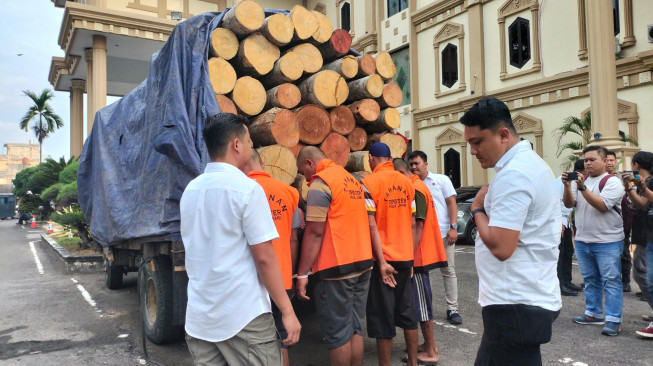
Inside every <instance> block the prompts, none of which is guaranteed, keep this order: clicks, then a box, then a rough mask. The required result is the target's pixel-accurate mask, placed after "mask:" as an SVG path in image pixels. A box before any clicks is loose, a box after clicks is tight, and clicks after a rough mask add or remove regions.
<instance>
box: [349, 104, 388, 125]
mask: <svg viewBox="0 0 653 366" xmlns="http://www.w3.org/2000/svg"><path fill="white" fill-rule="evenodd" d="M349 109H350V110H351V112H352V113H353V114H354V117H355V118H356V124H358V125H360V126H365V125H368V124H370V123H373V122H374V121H376V119H377V118H379V114H381V108H380V107H379V103H377V102H376V101H375V100H374V99H363V100H359V101H358V102H354V103H352V104H350V105H349Z"/></svg>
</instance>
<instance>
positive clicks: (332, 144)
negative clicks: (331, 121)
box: [320, 132, 349, 167]
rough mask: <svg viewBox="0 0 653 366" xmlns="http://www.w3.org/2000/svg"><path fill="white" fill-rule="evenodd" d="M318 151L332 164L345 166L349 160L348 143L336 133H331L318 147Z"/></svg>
mask: <svg viewBox="0 0 653 366" xmlns="http://www.w3.org/2000/svg"><path fill="white" fill-rule="evenodd" d="M320 150H322V152H324V154H325V155H326V156H327V158H329V159H331V160H333V162H334V163H336V164H338V165H340V166H343V167H344V166H345V165H347V160H348V159H349V141H348V140H347V138H346V137H345V136H343V135H341V134H339V133H337V132H331V133H330V134H329V135H328V136H327V137H326V138H325V139H324V141H323V142H322V144H321V145H320Z"/></svg>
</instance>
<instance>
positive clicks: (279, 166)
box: [257, 145, 297, 185]
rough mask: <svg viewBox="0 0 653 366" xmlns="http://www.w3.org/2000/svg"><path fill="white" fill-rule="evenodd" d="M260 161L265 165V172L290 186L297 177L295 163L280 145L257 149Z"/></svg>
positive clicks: (286, 149) (287, 151) (292, 157)
mask: <svg viewBox="0 0 653 366" xmlns="http://www.w3.org/2000/svg"><path fill="white" fill-rule="evenodd" d="M257 151H258V153H259V155H261V160H263V164H265V171H266V172H267V173H268V174H270V175H271V176H272V178H275V179H278V180H280V181H282V182H284V183H286V184H288V185H290V184H291V183H292V182H293V181H294V180H295V177H296V176H297V162H296V161H295V158H294V156H293V154H292V152H290V150H288V148H285V147H283V146H281V145H270V146H265V147H261V148H258V149H257Z"/></svg>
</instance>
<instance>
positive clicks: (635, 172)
mask: <svg viewBox="0 0 653 366" xmlns="http://www.w3.org/2000/svg"><path fill="white" fill-rule="evenodd" d="M624 173H625V174H632V175H633V177H635V179H636V180H639V170H628V171H625V172H624Z"/></svg>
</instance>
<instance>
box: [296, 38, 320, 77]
mask: <svg viewBox="0 0 653 366" xmlns="http://www.w3.org/2000/svg"><path fill="white" fill-rule="evenodd" d="M290 50H291V51H292V52H294V53H296V54H297V55H299V57H300V58H301V59H302V65H303V66H304V71H306V72H307V73H309V74H313V73H316V72H318V71H320V69H321V68H322V55H321V54H320V51H319V50H318V49H317V47H315V46H313V45H312V44H310V43H300V44H298V45H297V46H295V47H293V48H291V49H290Z"/></svg>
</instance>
